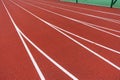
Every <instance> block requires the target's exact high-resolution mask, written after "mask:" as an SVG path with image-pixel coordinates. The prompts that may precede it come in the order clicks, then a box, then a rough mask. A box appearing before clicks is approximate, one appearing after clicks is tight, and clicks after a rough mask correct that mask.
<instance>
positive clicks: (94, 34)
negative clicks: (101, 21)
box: [21, 4, 119, 50]
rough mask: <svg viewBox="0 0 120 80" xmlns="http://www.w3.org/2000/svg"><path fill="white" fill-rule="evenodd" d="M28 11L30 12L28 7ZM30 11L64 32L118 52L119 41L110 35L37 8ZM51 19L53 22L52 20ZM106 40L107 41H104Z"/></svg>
mask: <svg viewBox="0 0 120 80" xmlns="http://www.w3.org/2000/svg"><path fill="white" fill-rule="evenodd" d="M21 5H22V4H21ZM24 6H25V7H26V8H28V7H27V6H26V5H24ZM31 7H32V6H31ZM28 9H30V10H31V8H30V7H29V8H28ZM32 11H33V13H34V12H35V14H37V15H38V16H40V17H42V18H43V19H45V20H46V21H48V22H50V23H53V24H55V25H57V26H60V27H61V28H63V29H66V30H68V31H71V32H73V33H76V34H78V35H82V36H83V37H85V38H87V39H90V40H92V41H95V42H98V43H100V44H104V45H106V46H110V47H111V48H113V49H116V50H119V39H118V38H115V37H112V36H111V35H107V34H104V33H103V32H99V31H96V30H93V29H91V28H88V27H86V26H84V25H81V24H79V23H75V22H72V21H70V20H68V19H65V18H61V16H60V17H59V16H57V15H56V16H55V15H54V14H52V13H49V12H46V11H42V10H40V9H37V8H34V10H32ZM39 11H41V12H39ZM46 15H48V16H47V17H46ZM51 15H54V16H52V17H51ZM53 18H54V20H55V21H54V20H52V19H53ZM61 23H62V24H61ZM67 23H70V25H68V24H67ZM73 25H74V26H75V27H74V29H72V28H73ZM79 26H81V27H79ZM86 34H89V35H86ZM103 34H104V35H103ZM90 35H92V36H90ZM97 36H100V39H96V37H97ZM106 38H107V40H108V41H106ZM111 43H114V44H111Z"/></svg>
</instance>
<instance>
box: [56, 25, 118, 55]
mask: <svg viewBox="0 0 120 80" xmlns="http://www.w3.org/2000/svg"><path fill="white" fill-rule="evenodd" d="M55 28H57V29H59V30H61V31H63V32H66V33H68V34H70V35H73V36H75V37H77V38H79V39H82V40H84V41H86V42H89V43H92V44H95V45H97V46H99V47H101V48H104V49H106V50H109V51H111V52H114V53H117V54H120V51H117V50H114V49H112V48H109V47H107V46H104V45H101V44H99V43H96V42H94V41H91V40H89V39H86V38H84V37H81V36H78V35H77V34H74V33H72V32H69V31H67V30H65V29H62V28H60V27H57V26H56V27H55Z"/></svg>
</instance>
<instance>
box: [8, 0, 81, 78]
mask: <svg viewBox="0 0 120 80" xmlns="http://www.w3.org/2000/svg"><path fill="white" fill-rule="evenodd" d="M11 2H12V1H11ZM13 3H14V2H13ZM6 10H7V8H6ZM7 12H8V10H7ZM8 14H9V17H10V19H11V21H12V23H13V24H14V27H15V29H16V31H17V33H18V34H19V35H20V38H21V39H22V41H23V43H24V46H25V48H26V50H27V51H28V54H29V55H30V57H31V60H34V58H33V56H32V54H31V52H30V50H29V48H28V47H27V44H26V43H25V41H24V40H23V38H22V36H23V37H24V38H25V39H26V40H27V41H28V42H29V43H30V44H31V45H32V46H33V47H35V48H36V49H37V50H38V51H39V52H40V53H41V54H42V55H44V56H45V57H46V58H47V59H48V60H49V61H51V62H52V63H53V64H54V65H55V66H57V67H58V68H59V69H60V70H62V71H63V72H64V73H65V74H67V75H68V76H69V77H70V78H72V79H73V80H79V79H78V78H76V77H75V76H74V75H73V74H71V73H70V72H68V71H67V70H66V69H65V68H63V67H62V66H61V65H59V64H58V63H57V62H56V61H55V60H53V59H52V58H50V57H49V56H48V55H47V54H46V53H45V52H43V51H42V50H41V49H40V48H39V47H37V46H36V45H35V44H34V43H33V42H32V41H31V40H30V39H29V38H28V37H27V36H25V35H24V34H23V32H22V31H21V30H20V29H19V28H18V27H17V25H16V24H15V22H14V20H13V19H12V17H11V15H10V13H9V12H8ZM33 64H34V66H35V68H36V70H37V72H38V74H39V76H40V78H41V80H45V78H44V76H43V75H42V72H41V71H40V69H39V67H38V65H37V63H36V62H35V60H34V63H33Z"/></svg>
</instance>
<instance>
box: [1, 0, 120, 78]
mask: <svg viewBox="0 0 120 80" xmlns="http://www.w3.org/2000/svg"><path fill="white" fill-rule="evenodd" d="M12 1H13V2H15V3H17V4H18V5H20V6H22V7H23V8H25V9H27V10H28V11H30V12H32V13H33V14H35V15H36V16H38V17H40V18H42V19H44V20H45V21H47V22H49V23H51V24H53V25H56V26H58V27H60V28H63V29H65V30H67V31H70V32H72V33H74V34H77V35H79V36H82V37H84V38H86V39H89V40H91V41H94V42H96V43H99V44H102V45H104V46H107V47H109V48H111V49H114V50H117V51H119V52H120V37H115V36H113V35H110V34H107V33H105V32H101V31H99V30H96V29H93V28H90V27H88V26H86V25H83V24H80V23H78V22H75V21H72V20H69V19H66V18H64V17H62V16H59V15H56V14H54V13H57V14H61V15H64V16H67V17H70V18H74V19H77V20H81V21H84V22H89V23H92V24H95V25H99V26H101V27H106V28H110V29H115V30H118V31H119V32H114V31H110V30H106V31H109V32H111V33H114V34H116V35H118V36H120V24H119V23H115V22H111V21H106V20H102V19H98V18H93V17H88V16H85V15H82V14H77V13H74V12H70V11H66V10H62V9H59V8H57V7H60V8H64V9H69V10H73V11H77V12H81V13H86V14H91V15H95V16H100V17H104V18H109V19H114V20H118V21H120V15H113V14H107V13H100V12H94V11H90V10H86V9H80V8H87V9H91V10H97V11H103V12H109V13H114V14H120V9H115V8H112V9H111V8H105V7H97V6H90V5H83V4H73V3H66V2H60V1H58V0H46V1H44V0H36V1H34V0H12ZM3 2H4V3H2V0H1V1H0V12H1V13H0V80H40V78H39V76H38V73H37V71H36V70H35V68H34V65H33V64H32V62H31V60H30V57H29V56H28V54H27V52H26V49H25V48H24V46H23V44H22V41H21V40H20V38H19V36H18V33H17V31H16V29H15V28H14V25H13V24H12V22H11V20H10V17H9V16H8V14H7V12H6V10H5V7H4V6H3V4H5V6H6V8H7V9H8V11H9V13H10V14H11V16H12V18H13V19H14V21H15V23H16V25H17V27H19V28H20V30H21V31H22V32H23V33H24V34H25V35H26V36H27V37H28V38H29V39H30V40H31V41H32V42H34V43H35V44H36V45H37V46H38V47H39V48H40V49H42V50H43V51H44V52H45V53H46V54H47V55H48V56H50V57H51V58H52V59H54V60H55V61H56V62H57V63H59V64H60V65H61V66H63V67H64V68H65V69H66V70H67V71H69V72H70V73H72V74H73V75H74V76H75V77H77V78H78V79H79V80H120V71H119V70H118V69H116V68H115V67H113V66H111V65H110V64H108V63H106V62H105V61H103V60H102V59H100V58H98V57H97V56H95V55H94V54H92V53H91V52H89V51H88V50H86V49H85V48H83V47H81V46H80V45H78V44H76V43H75V42H73V41H72V40H70V39H69V38H67V37H66V36H64V35H63V34H61V33H59V32H58V31H56V30H55V29H53V28H51V27H50V26H49V25H47V24H45V23H44V22H42V21H40V20H38V19H37V18H35V17H34V16H32V15H31V14H29V13H28V12H26V11H25V10H23V9H21V8H20V7H18V6H17V5H15V4H14V3H13V2H11V1H9V0H3ZM26 3H30V4H32V5H35V6H38V7H39V8H38V7H34V6H32V5H30V4H26ZM50 5H51V6H54V7H51V6H50ZM66 5H67V6H66ZM55 6H56V7H55ZM43 8H44V9H47V10H50V11H52V12H54V13H51V12H48V11H45V10H43ZM101 29H102V28H101ZM102 30H103V29H102ZM104 30H105V29H104ZM66 34H67V35H69V36H70V37H72V38H74V39H75V40H77V41H78V42H80V43H82V44H84V45H85V46H87V47H88V48H90V49H91V50H93V51H95V52H97V53H99V55H101V56H103V57H104V58H106V59H108V60H110V61H111V62H112V63H114V64H115V65H117V66H118V67H119V66H120V54H118V53H115V52H112V51H109V50H106V49H104V48H101V47H99V46H96V45H94V44H92V43H89V42H86V41H84V40H82V39H79V38H77V37H75V36H72V35H70V34H68V33H66ZM24 40H25V42H26V44H27V46H28V47H29V50H30V51H31V53H32V55H33V57H34V58H35V60H36V62H37V64H38V66H39V68H40V69H41V71H42V73H43V75H44V77H45V79H46V80H72V79H71V78H70V77H69V76H68V75H67V74H65V73H64V72H62V71H61V70H60V69H59V68H57V67H56V66H55V65H54V64H53V63H51V62H50V61H49V60H48V59H47V58H45V57H44V56H43V55H42V54H41V53H40V52H39V51H38V50H37V49H35V48H34V47H33V46H32V45H31V44H30V43H29V42H28V41H27V40H26V39H25V38H24Z"/></svg>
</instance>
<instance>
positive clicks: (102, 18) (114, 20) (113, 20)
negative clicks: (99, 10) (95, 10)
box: [32, 1, 120, 33]
mask: <svg viewBox="0 0 120 80" xmlns="http://www.w3.org/2000/svg"><path fill="white" fill-rule="evenodd" d="M32 3H33V1H32ZM34 3H35V2H34ZM36 3H39V4H42V5H47V6H50V7H53V8H57V9H61V10H64V11H69V12H73V13H76V14H81V15H85V16H89V17H94V18H97V19H101V20H105V21H109V22H113V23H116V24H120V20H116V19H110V18H104V17H100V16H95V15H92V14H87V13H83V12H78V11H73V10H70V9H65V8H62V7H57V6H53V5H50V4H45V3H41V2H36ZM101 28H104V27H101ZM105 29H107V28H105ZM108 29H109V28H108ZM109 30H112V29H109ZM113 31H117V30H113ZM118 32H119V33H120V31H118Z"/></svg>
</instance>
